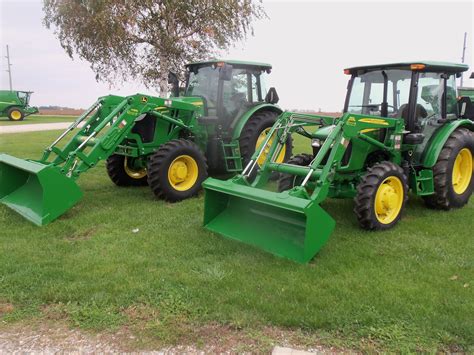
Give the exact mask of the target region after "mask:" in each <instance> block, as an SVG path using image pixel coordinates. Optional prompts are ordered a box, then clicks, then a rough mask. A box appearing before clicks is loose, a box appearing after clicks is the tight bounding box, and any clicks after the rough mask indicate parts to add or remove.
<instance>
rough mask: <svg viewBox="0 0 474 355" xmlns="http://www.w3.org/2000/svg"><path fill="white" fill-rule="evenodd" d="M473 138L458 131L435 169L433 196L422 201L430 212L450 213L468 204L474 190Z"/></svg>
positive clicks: (449, 140) (463, 129) (443, 150)
mask: <svg viewBox="0 0 474 355" xmlns="http://www.w3.org/2000/svg"><path fill="white" fill-rule="evenodd" d="M473 156H474V136H473V134H472V132H471V131H469V130H468V129H465V128H459V129H457V130H455V131H454V132H453V133H452V134H451V136H450V137H449V138H448V140H447V141H446V143H445V145H444V147H443V149H442V150H441V153H440V154H439V157H438V161H437V162H436V164H435V166H434V167H433V178H434V190H435V193H434V194H433V195H429V196H425V197H423V199H424V201H425V204H426V205H427V206H428V207H430V208H435V209H442V210H449V209H451V208H459V207H462V206H464V205H465V204H466V203H468V201H469V198H470V197H471V195H472V191H473V188H474V181H473V179H472V175H473V166H474V164H473Z"/></svg>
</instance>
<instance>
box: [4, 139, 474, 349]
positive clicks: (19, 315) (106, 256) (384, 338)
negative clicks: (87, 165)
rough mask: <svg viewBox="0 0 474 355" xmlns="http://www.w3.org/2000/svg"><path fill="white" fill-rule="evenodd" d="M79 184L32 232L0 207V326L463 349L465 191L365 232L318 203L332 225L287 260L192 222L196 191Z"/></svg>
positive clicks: (469, 301) (473, 322)
mask: <svg viewBox="0 0 474 355" xmlns="http://www.w3.org/2000/svg"><path fill="white" fill-rule="evenodd" d="M57 134H58V132H42V133H26V134H21V135H20V134H10V135H6V136H0V151H3V152H7V153H9V154H13V155H16V156H19V157H32V158H36V157H39V156H40V153H41V151H42V149H43V147H44V146H45V145H46V144H47V143H48V142H50V141H52V139H53V138H54V137H55V136H56V135H57ZM25 142H31V143H29V144H25ZM297 146H299V148H301V142H298V144H297ZM79 185H80V187H81V188H82V190H83V191H84V193H85V196H84V199H83V200H82V201H81V202H80V203H79V204H78V205H76V206H75V207H74V208H73V209H72V210H70V211H69V212H68V213H67V214H65V215H64V216H62V217H61V218H59V219H58V220H57V221H55V222H53V223H52V224H50V225H48V226H45V227H41V228H39V227H36V226H34V225H32V224H31V223H29V222H28V221H26V220H25V219H23V218H22V217H20V216H19V215H17V214H16V213H14V212H12V211H11V210H9V209H8V208H6V207H4V206H0V226H1V228H0V306H1V304H2V303H3V304H10V305H11V306H10V310H9V311H8V312H4V313H3V314H2V311H1V307H0V319H1V320H2V321H3V322H2V323H0V324H3V325H0V327H2V326H8V325H9V324H11V323H15V322H22V321H23V322H28V321H30V320H38V319H40V320H47V319H61V320H65V321H67V322H68V324H70V325H71V326H75V327H81V328H83V329H92V330H106V331H108V330H114V329H118V328H122V327H128V328H129V329H132V330H133V331H135V332H136V333H137V334H139V338H140V339H152V340H153V341H157V342H159V343H160V344H170V343H183V342H186V341H189V342H195V343H203V342H206V337H205V336H203V335H202V334H200V333H199V331H198V330H199V329H200V328H201V327H205V326H206V325H209V324H218V325H222V326H228V327H231V328H232V329H236V330H240V331H244V332H247V333H246V334H263V333H262V329H266V328H268V327H271V328H272V329H291V330H295V331H298V332H300V334H302V338H301V342H302V343H303V344H306V345H307V346H310V344H311V342H312V341H317V342H318V343H319V344H323V345H332V346H336V347H340V348H345V349H348V348H349V349H359V350H366V351H367V350H368V351H370V350H385V351H394V350H401V351H416V350H419V351H435V350H447V351H450V350H451V351H454V350H457V351H467V352H473V351H474V346H473V344H474V243H473V238H472V236H473V230H474V199H471V201H470V203H469V205H467V206H466V207H465V208H463V209H460V210H453V211H450V212H439V211H432V210H428V209H426V208H425V207H424V205H423V203H422V201H421V199H419V198H416V197H412V198H411V199H410V201H409V203H408V205H407V208H406V210H405V214H404V218H403V219H402V221H401V223H399V225H398V226H396V227H395V228H394V229H392V230H389V231H386V232H370V233H369V232H365V231H362V230H360V229H359V228H358V226H357V221H356V218H355V217H354V214H353V212H352V208H353V205H352V201H350V200H337V201H336V200H328V201H325V202H324V204H323V207H324V208H325V209H326V210H327V211H328V212H329V213H330V214H331V215H332V216H333V217H334V218H335V220H336V222H337V226H336V230H335V232H334V233H333V235H332V236H331V237H330V239H329V242H328V243H327V245H326V246H325V247H324V248H323V249H322V251H321V252H320V253H319V254H318V255H317V256H316V257H315V258H314V260H313V261H312V262H311V263H310V264H308V265H299V264H296V263H294V262H291V261H287V260H284V259H281V258H278V257H274V256H272V255H271V254H267V253H265V252H263V251H260V250H258V249H255V248H252V247H250V246H247V245H244V244H242V243H238V242H235V241H231V240H228V239H224V238H222V237H220V236H219V235H215V234H212V233H210V232H208V231H206V230H204V229H203V228H202V226H201V224H202V214H203V196H202V195H201V196H199V197H198V198H194V199H190V200H187V201H184V202H181V203H177V204H169V203H165V202H163V201H156V200H154V199H153V198H152V195H151V192H150V191H149V189H148V188H147V187H143V188H118V187H116V186H114V185H113V184H112V182H111V181H110V180H109V179H108V177H107V175H106V173H105V171H104V165H103V163H102V164H100V166H98V167H97V168H96V169H92V170H91V171H90V172H88V173H86V174H84V175H83V176H82V177H81V178H80V179H79ZM136 229H138V232H136ZM134 230H135V232H134ZM4 308H5V307H4ZM266 339H267V343H268V344H270V343H271V342H272V339H271V338H270V339H268V338H266ZM305 342H306V343H305ZM267 343H266V344H267ZM243 350H244V349H243ZM264 350H268V349H267V348H265V349H264Z"/></svg>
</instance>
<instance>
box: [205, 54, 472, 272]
mask: <svg viewBox="0 0 474 355" xmlns="http://www.w3.org/2000/svg"><path fill="white" fill-rule="evenodd" d="M467 69H468V67H467V65H464V64H451V63H440V62H412V63H393V64H383V65H371V66H362V67H354V68H349V69H346V70H345V73H346V74H348V75H350V80H349V84H348V91H347V95H346V99H345V104H344V112H343V114H342V115H341V116H340V117H337V118H334V117H325V116H319V115H310V114H301V113H298V112H284V113H283V114H282V115H281V116H280V117H279V118H278V120H277V122H276V123H275V125H274V126H273V127H272V129H271V130H270V132H269V134H268V137H269V139H267V140H266V141H265V142H264V144H263V145H262V146H261V147H260V149H258V150H257V151H256V152H255V154H254V155H253V156H252V159H251V160H250V162H249V163H248V165H247V166H246V167H245V168H244V170H243V173H242V174H240V175H238V176H236V177H234V178H232V179H230V180H227V181H222V180H216V179H212V178H209V179H208V180H206V181H205V182H204V188H205V208H204V225H205V227H206V228H207V229H209V230H211V231H214V232H217V233H219V234H222V235H224V236H226V237H229V238H232V239H236V240H239V241H243V242H246V243H249V244H252V245H255V246H257V247H260V248H262V249H264V250H267V251H269V252H271V253H274V254H276V255H279V256H282V257H286V258H289V259H292V260H295V261H298V262H302V263H304V262H308V261H309V260H311V259H312V258H313V256H314V255H315V254H316V253H317V252H318V251H319V250H320V249H321V247H322V246H323V245H324V244H325V243H326V241H327V240H328V238H329V236H330V235H331V233H332V231H333V230H334V227H335V221H334V219H333V218H332V217H331V216H330V215H329V214H328V213H327V212H326V211H325V210H324V209H323V207H322V206H321V204H322V203H324V201H325V200H326V199H327V198H351V199H354V213H355V218H356V219H357V220H358V222H359V224H360V226H361V227H362V228H364V229H367V230H384V229H388V228H391V227H393V226H394V225H395V224H396V223H397V222H398V221H399V220H400V218H401V216H402V212H403V210H404V207H405V205H406V202H407V199H408V192H409V191H411V192H412V194H413V195H416V196H420V197H421V198H423V200H424V201H425V203H426V205H427V207H429V208H436V209H442V210H449V209H451V208H459V207H462V206H464V205H466V204H467V203H468V201H469V198H470V197H471V194H472V192H473V188H474V180H473V179H472V177H473V166H474V164H473V156H474V133H473V131H474V106H473V103H472V102H471V100H470V98H469V97H460V98H457V93H456V78H457V77H458V76H460V75H461V73H462V72H464V71H466V70H467ZM290 135H294V136H295V142H296V141H297V139H300V140H305V139H306V140H307V147H308V148H310V147H311V148H312V152H307V153H304V154H299V155H296V156H294V157H292V158H291V159H290V160H288V161H287V162H281V161H278V160H277V159H276V158H277V157H278V156H279V154H281V151H282V149H283V147H284V145H285V142H286V141H287V139H288V136H290ZM296 137H300V138H296ZM307 151H308V149H307ZM274 172H279V173H280V174H281V177H280V180H279V183H278V187H277V188H276V187H275V186H273V185H274V184H272V183H270V184H268V182H269V177H270V175H271V174H272V173H274ZM275 190H277V191H275ZM466 222H467V221H466Z"/></svg>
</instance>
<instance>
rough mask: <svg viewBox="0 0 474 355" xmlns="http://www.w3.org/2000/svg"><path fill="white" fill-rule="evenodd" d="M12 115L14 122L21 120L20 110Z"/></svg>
mask: <svg viewBox="0 0 474 355" xmlns="http://www.w3.org/2000/svg"><path fill="white" fill-rule="evenodd" d="M10 115H11V117H12V120H15V121H18V120H19V119H21V112H20V111H18V110H15V111H12V112H11V114H10Z"/></svg>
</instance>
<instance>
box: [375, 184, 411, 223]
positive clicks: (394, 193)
mask: <svg viewBox="0 0 474 355" xmlns="http://www.w3.org/2000/svg"><path fill="white" fill-rule="evenodd" d="M403 195H404V191H403V184H402V182H401V180H400V179H399V178H398V177H396V176H389V177H388V178H386V179H385V180H384V181H382V183H381V184H380V186H379V188H378V189H377V193H376V195H375V216H376V217H377V220H378V221H379V222H380V223H382V224H390V223H392V222H393V221H394V220H395V219H396V218H397V216H398V215H399V214H400V211H401V209H402V205H403V199H404V196H403Z"/></svg>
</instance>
